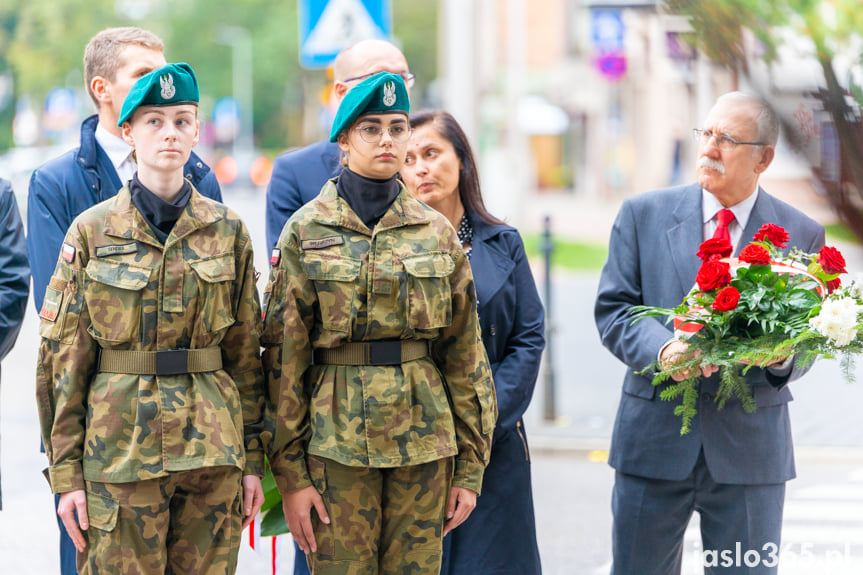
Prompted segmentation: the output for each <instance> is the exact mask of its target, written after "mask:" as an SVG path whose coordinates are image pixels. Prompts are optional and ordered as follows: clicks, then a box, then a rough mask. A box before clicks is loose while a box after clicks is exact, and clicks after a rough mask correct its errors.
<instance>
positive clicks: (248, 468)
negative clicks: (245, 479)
mask: <svg viewBox="0 0 863 575" xmlns="http://www.w3.org/2000/svg"><path fill="white" fill-rule="evenodd" d="M243 475H257V476H258V477H261V478H263V477H264V452H263V451H247V452H246V465H245V467H243Z"/></svg>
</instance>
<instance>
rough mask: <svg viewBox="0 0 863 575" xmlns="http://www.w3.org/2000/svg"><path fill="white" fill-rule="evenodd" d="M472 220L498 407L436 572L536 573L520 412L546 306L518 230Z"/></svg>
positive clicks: (474, 264) (541, 342) (535, 366)
mask: <svg viewBox="0 0 863 575" xmlns="http://www.w3.org/2000/svg"><path fill="white" fill-rule="evenodd" d="M468 217H471V216H468ZM471 223H472V225H473V243H472V253H471V256H470V266H471V270H472V271H473V277H474V282H475V284H476V294H477V300H478V302H479V306H478V308H477V312H478V313H479V323H480V326H481V328H482V341H483V344H484V345H485V350H486V353H487V354H488V360H489V362H490V363H491V368H492V373H493V374H494V385H495V390H496V392H497V405H498V412H499V415H498V419H497V427H496V428H495V431H494V442H493V444H492V450H491V460H490V462H489V465H488V467H487V468H486V470H485V475H484V477H483V482H482V495H481V496H480V497H478V498H477V506H476V509H474V511H473V513H472V514H471V516H470V517H468V519H467V521H465V522H464V523H463V524H462V525H460V526H459V527H458V528H456V529H455V530H453V531H452V532H451V533H450V534H449V535H448V536H447V537H446V538H445V539H444V554H443V567H442V569H441V575H475V574H478V573H494V574H495V575H539V573H540V572H541V567H540V560H539V549H538V547H537V542H536V521H535V519H534V509H533V498H532V495H531V480H530V454H529V452H528V447H527V438H526V436H525V432H524V423H523V422H522V416H523V415H524V412H525V410H527V406H528V404H530V400H531V397H532V396H533V390H534V387H535V385H536V377H537V374H538V372H539V362H540V358H541V356H542V350H543V349H544V348H545V337H544V330H545V311H544V310H543V307H542V302H541V301H540V299H539V294H538V293H537V290H536V284H535V282H534V280H533V275H532V273H531V271H530V266H529V265H528V262H527V256H526V255H525V253H524V244H523V243H522V240H521V236H520V235H519V233H518V231H516V230H515V228H512V227H510V226H507V225H500V224H498V225H494V224H487V223H485V222H483V221H482V220H480V219H479V218H476V217H471Z"/></svg>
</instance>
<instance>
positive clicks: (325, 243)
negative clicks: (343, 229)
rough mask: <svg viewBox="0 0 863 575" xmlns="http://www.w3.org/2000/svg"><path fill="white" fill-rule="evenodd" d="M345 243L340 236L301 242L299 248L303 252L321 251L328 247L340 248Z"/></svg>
mask: <svg viewBox="0 0 863 575" xmlns="http://www.w3.org/2000/svg"><path fill="white" fill-rule="evenodd" d="M343 243H345V238H343V237H342V236H329V237H327V238H320V239H317V240H303V241H302V243H301V244H300V247H301V248H302V249H304V250H321V249H323V248H328V247H330V246H340V245H342V244H343Z"/></svg>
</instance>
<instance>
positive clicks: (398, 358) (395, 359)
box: [368, 340, 402, 365]
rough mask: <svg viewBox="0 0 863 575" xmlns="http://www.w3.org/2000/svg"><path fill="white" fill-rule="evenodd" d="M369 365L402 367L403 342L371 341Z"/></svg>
mask: <svg viewBox="0 0 863 575" xmlns="http://www.w3.org/2000/svg"><path fill="white" fill-rule="evenodd" d="M368 345H369V365H401V363H402V342H401V340H396V341H370V342H369V344H368Z"/></svg>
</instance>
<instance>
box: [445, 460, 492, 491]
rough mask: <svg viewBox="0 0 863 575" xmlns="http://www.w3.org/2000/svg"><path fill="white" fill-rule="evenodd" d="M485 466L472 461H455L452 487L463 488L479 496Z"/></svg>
mask: <svg viewBox="0 0 863 575" xmlns="http://www.w3.org/2000/svg"><path fill="white" fill-rule="evenodd" d="M484 472H485V465H483V464H481V463H476V462H474V461H463V460H458V459H456V462H455V474H454V475H453V478H452V485H453V487H464V488H465V489H470V490H471V491H474V492H476V494H477V495H480V492H481V491H482V476H483V473H484Z"/></svg>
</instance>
